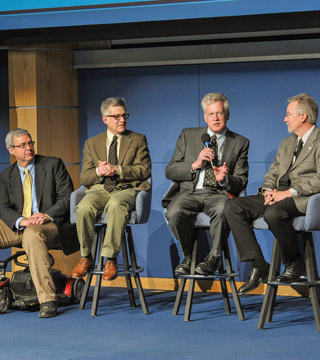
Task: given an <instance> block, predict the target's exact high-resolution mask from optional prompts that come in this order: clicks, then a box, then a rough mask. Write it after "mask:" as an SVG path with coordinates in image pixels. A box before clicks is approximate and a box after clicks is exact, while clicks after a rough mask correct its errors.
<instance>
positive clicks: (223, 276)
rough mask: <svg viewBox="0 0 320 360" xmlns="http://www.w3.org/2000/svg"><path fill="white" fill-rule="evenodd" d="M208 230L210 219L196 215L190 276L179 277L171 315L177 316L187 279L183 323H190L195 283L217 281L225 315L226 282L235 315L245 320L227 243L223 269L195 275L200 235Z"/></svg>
mask: <svg viewBox="0 0 320 360" xmlns="http://www.w3.org/2000/svg"><path fill="white" fill-rule="evenodd" d="M209 228H210V218H209V216H208V215H206V214H205V213H198V215H197V218H196V221H195V223H194V229H195V240H194V245H193V250H192V256H191V271H190V275H181V280H180V284H179V288H178V291H177V295H176V299H175V303H174V307H173V312H172V314H173V315H178V313H179V308H180V305H181V300H182V296H183V292H184V288H185V285H186V281H187V279H189V287H188V293H187V301H186V307H185V313H184V321H190V317H191V308H192V301H193V295H194V287H195V282H196V281H197V280H211V281H213V280H214V279H219V280H220V285H221V292H222V297H223V301H224V308H225V312H226V313H227V314H231V306H230V301H229V296H228V291H227V284H226V281H229V284H230V288H231V294H232V297H233V301H234V303H235V307H236V310H237V314H238V317H239V319H240V320H245V317H244V314H243V310H242V305H241V302H240V299H239V296H238V294H237V288H236V284H235V277H236V276H239V274H238V273H235V272H234V271H233V270H232V263H231V257H230V251H229V246H228V241H226V242H225V244H223V249H222V254H223V259H224V263H225V269H224V266H223V265H221V267H220V268H219V269H218V272H217V273H215V274H213V275H206V276H204V275H196V274H195V272H194V269H195V266H196V259H197V251H198V246H199V242H200V235H201V231H205V230H209Z"/></svg>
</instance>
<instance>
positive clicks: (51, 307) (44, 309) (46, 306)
mask: <svg viewBox="0 0 320 360" xmlns="http://www.w3.org/2000/svg"><path fill="white" fill-rule="evenodd" d="M57 309H58V303H57V302H56V301H47V302H44V303H42V304H40V312H39V318H52V317H55V316H57Z"/></svg>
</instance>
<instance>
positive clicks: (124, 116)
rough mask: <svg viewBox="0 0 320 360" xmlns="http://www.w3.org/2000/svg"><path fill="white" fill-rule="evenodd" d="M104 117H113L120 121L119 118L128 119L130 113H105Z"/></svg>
mask: <svg viewBox="0 0 320 360" xmlns="http://www.w3.org/2000/svg"><path fill="white" fill-rule="evenodd" d="M105 116H106V117H113V118H114V119H115V120H116V121H120V119H121V118H123V119H124V120H128V118H129V116H130V114H128V113H123V114H115V115H105Z"/></svg>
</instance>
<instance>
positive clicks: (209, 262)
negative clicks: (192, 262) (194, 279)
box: [195, 254, 221, 275]
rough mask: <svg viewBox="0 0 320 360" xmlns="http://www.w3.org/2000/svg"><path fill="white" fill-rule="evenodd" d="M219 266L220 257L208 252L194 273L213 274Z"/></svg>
mask: <svg viewBox="0 0 320 360" xmlns="http://www.w3.org/2000/svg"><path fill="white" fill-rule="evenodd" d="M220 266H221V257H220V256H214V255H212V254H209V255H207V256H206V258H205V259H204V260H203V261H202V262H201V263H200V264H198V266H197V267H196V268H195V273H196V274H200V275H213V274H214V273H215V272H216V270H217V269H218V268H219V267H220Z"/></svg>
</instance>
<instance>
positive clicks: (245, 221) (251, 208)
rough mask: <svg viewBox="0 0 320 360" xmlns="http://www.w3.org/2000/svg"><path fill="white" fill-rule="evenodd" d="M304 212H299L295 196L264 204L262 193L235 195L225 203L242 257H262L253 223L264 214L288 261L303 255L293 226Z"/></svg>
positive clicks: (226, 214) (253, 258) (228, 219)
mask: <svg viewBox="0 0 320 360" xmlns="http://www.w3.org/2000/svg"><path fill="white" fill-rule="evenodd" d="M301 215H304V214H302V213H300V212H299V210H298V209H297V207H296V205H295V203H294V201H293V199H292V198H286V199H284V200H282V201H279V202H277V203H274V204H273V205H264V197H263V196H262V195H253V196H246V197H240V198H235V199H233V200H231V201H229V202H228V203H227V204H226V207H225V216H226V218H227V221H228V223H229V226H230V228H231V231H232V234H233V237H234V240H235V243H236V246H237V250H238V254H239V258H240V261H248V260H255V259H263V255H262V252H261V248H260V246H259V244H258V242H257V239H256V237H255V234H254V230H253V226H252V223H253V221H254V220H255V219H257V218H259V217H262V216H263V218H264V220H265V221H266V223H267V224H268V226H269V230H271V231H272V233H273V235H274V236H275V237H276V238H277V240H278V243H279V248H280V256H281V260H282V263H283V264H286V263H288V262H290V261H292V260H294V259H295V258H296V257H298V256H300V251H299V247H298V236H297V233H296V231H295V230H294V228H293V225H292V222H293V219H294V218H295V217H297V216H301Z"/></svg>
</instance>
